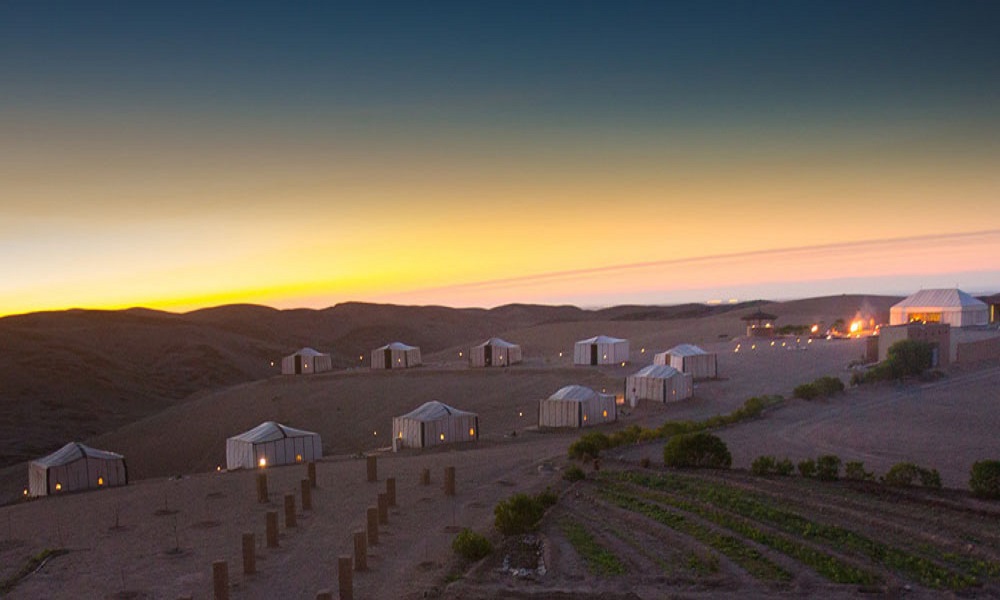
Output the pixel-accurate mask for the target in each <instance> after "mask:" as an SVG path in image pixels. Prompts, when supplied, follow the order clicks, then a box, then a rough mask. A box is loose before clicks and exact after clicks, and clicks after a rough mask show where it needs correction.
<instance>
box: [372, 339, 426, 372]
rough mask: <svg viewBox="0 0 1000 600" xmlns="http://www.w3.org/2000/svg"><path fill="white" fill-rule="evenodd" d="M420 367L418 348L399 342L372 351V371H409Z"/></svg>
mask: <svg viewBox="0 0 1000 600" xmlns="http://www.w3.org/2000/svg"><path fill="white" fill-rule="evenodd" d="M418 365H420V348H417V347H416V346H407V345H406V344H403V343H401V342H393V343H391V344H386V345H385V346H382V347H381V348H375V349H374V350H372V368H373V369H409V368H410V367H416V366H418Z"/></svg>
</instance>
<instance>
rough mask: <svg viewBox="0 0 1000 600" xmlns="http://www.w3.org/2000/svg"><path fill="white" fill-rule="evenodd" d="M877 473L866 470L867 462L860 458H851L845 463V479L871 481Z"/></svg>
mask: <svg viewBox="0 0 1000 600" xmlns="http://www.w3.org/2000/svg"><path fill="white" fill-rule="evenodd" d="M874 478H875V474H874V473H872V472H870V471H865V463H863V462H861V461H860V460H850V461H847V462H846V463H844V479H850V480H851V481H871V480H872V479H874Z"/></svg>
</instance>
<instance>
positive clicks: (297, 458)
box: [295, 454, 302, 462]
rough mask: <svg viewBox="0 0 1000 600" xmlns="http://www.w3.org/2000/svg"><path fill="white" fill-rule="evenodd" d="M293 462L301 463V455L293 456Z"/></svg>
mask: <svg viewBox="0 0 1000 600" xmlns="http://www.w3.org/2000/svg"><path fill="white" fill-rule="evenodd" d="M295 462H302V455H301V454H296V455H295Z"/></svg>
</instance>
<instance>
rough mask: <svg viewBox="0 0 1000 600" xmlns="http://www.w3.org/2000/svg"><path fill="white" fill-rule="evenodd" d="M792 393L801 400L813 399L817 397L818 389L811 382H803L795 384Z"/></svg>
mask: <svg viewBox="0 0 1000 600" xmlns="http://www.w3.org/2000/svg"><path fill="white" fill-rule="evenodd" d="M792 395H793V396H795V397H796V398H801V399H802V400H813V399H815V398H819V389H817V388H816V386H815V385H813V384H811V383H803V384H802V385H797V386H795V389H794V390H792Z"/></svg>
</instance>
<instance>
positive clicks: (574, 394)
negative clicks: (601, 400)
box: [549, 385, 598, 402]
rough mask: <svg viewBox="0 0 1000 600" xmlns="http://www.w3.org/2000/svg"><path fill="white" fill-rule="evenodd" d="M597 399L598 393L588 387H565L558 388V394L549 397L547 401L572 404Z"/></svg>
mask: <svg viewBox="0 0 1000 600" xmlns="http://www.w3.org/2000/svg"><path fill="white" fill-rule="evenodd" d="M597 397H598V393H597V392H595V391H594V390H592V389H590V388H589V387H585V386H582V385H567V386H566V387H563V388H560V389H559V391H558V392H556V393H554V394H552V395H551V396H549V400H571V401H573V402H583V401H585V400H593V399H595V398H597Z"/></svg>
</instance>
